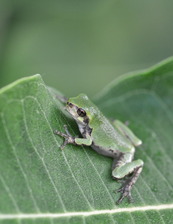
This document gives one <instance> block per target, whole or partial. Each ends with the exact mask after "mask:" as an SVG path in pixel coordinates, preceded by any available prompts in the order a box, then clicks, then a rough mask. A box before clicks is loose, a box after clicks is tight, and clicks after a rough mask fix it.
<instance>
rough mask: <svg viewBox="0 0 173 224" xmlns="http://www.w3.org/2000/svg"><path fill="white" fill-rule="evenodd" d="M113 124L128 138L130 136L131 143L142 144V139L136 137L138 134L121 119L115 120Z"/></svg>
mask: <svg viewBox="0 0 173 224" xmlns="http://www.w3.org/2000/svg"><path fill="white" fill-rule="evenodd" d="M113 125H114V127H115V128H117V129H118V130H119V131H120V132H121V133H122V134H123V135H124V136H126V137H127V138H129V140H130V141H131V143H132V144H133V145H134V146H138V145H141V144H142V141H141V140H140V139H139V138H137V137H136V135H135V134H134V133H133V132H132V131H131V130H130V129H129V128H128V127H127V126H126V125H125V124H123V123H122V122H121V121H119V120H115V121H114V122H113Z"/></svg>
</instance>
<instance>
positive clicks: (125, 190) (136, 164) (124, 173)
mask: <svg viewBox="0 0 173 224" xmlns="http://www.w3.org/2000/svg"><path fill="white" fill-rule="evenodd" d="M132 158H133V154H132V153H127V154H122V155H121V156H120V157H119V159H118V160H116V161H114V163H113V167H112V177H113V178H114V179H116V180H117V179H118V180H119V179H123V178H125V177H128V175H129V174H132V176H131V177H129V178H128V179H127V180H125V182H124V183H123V185H122V187H121V188H120V189H118V191H117V192H121V196H120V198H119V199H118V201H117V204H119V203H121V202H122V200H123V199H124V198H125V197H127V198H128V199H129V201H130V202H131V201H132V197H131V189H132V186H133V185H134V184H135V182H136V181H137V179H138V177H139V175H140V173H141V171H142V168H143V165H144V163H143V161H142V160H140V159H138V160H135V161H132V162H129V160H132ZM115 162H116V164H115Z"/></svg>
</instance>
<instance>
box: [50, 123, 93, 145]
mask: <svg viewBox="0 0 173 224" xmlns="http://www.w3.org/2000/svg"><path fill="white" fill-rule="evenodd" d="M64 129H65V132H66V133H65V134H64V133H62V132H60V131H58V130H55V131H54V134H56V135H60V136H62V137H63V138H65V141H64V143H63V144H62V145H61V149H63V148H64V147H65V146H66V145H67V144H73V145H87V146H90V145H91V144H92V139H91V138H90V136H88V137H87V138H77V137H73V136H72V135H71V134H70V132H69V131H68V128H67V125H64Z"/></svg>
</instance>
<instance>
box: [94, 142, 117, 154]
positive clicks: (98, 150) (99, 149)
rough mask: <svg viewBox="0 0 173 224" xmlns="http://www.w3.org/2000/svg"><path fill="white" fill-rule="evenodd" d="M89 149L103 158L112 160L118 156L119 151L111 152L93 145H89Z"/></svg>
mask: <svg viewBox="0 0 173 224" xmlns="http://www.w3.org/2000/svg"><path fill="white" fill-rule="evenodd" d="M91 147H92V148H93V149H94V150H95V151H96V152H97V153H99V154H101V155H104V156H108V157H112V158H116V157H117V156H119V155H120V151H118V150H112V149H104V148H102V147H100V146H97V145H95V144H94V143H93V144H92V145H91Z"/></svg>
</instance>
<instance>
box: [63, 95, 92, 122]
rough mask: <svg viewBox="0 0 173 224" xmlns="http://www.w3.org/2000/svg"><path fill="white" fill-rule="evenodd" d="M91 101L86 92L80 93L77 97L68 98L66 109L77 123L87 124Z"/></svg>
mask: <svg viewBox="0 0 173 224" xmlns="http://www.w3.org/2000/svg"><path fill="white" fill-rule="evenodd" d="M90 102H91V101H90V100H89V99H88V97H87V96H86V95H85V94H80V95H78V96H77V97H73V98H69V99H68V101H67V104H66V109H67V111H68V112H69V113H70V114H71V116H72V117H73V118H74V119H75V120H76V122H77V123H80V124H81V125H87V124H88V123H89V117H90V116H89V115H90V113H89V110H90V109H89V108H90Z"/></svg>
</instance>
